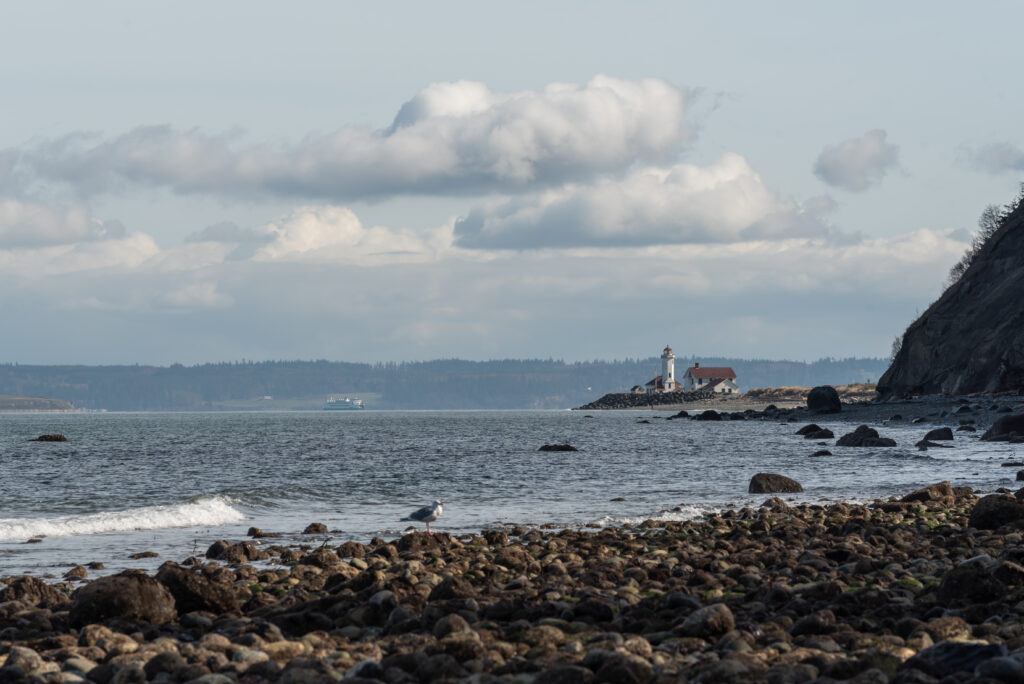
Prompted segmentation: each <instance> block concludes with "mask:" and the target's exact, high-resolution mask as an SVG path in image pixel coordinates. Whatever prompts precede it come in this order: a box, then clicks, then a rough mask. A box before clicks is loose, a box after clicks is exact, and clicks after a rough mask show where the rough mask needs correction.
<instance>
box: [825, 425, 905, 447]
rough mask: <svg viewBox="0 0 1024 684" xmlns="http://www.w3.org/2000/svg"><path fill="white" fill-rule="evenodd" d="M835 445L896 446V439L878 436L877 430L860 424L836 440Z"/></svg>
mask: <svg viewBox="0 0 1024 684" xmlns="http://www.w3.org/2000/svg"><path fill="white" fill-rule="evenodd" d="M836 446H846V447H886V446H896V440H893V439H889V438H888V437H879V436H878V431H877V430H875V429H874V428H869V427H868V426H867V425H861V426H859V427H858V428H857V429H856V430H854V431H853V432H848V433H846V434H845V435H843V436H842V437H840V438H839V439H838V440H837V441H836Z"/></svg>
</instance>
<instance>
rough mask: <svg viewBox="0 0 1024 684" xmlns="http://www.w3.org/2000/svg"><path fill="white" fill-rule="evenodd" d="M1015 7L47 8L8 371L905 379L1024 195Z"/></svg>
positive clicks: (1, 204)
mask: <svg viewBox="0 0 1024 684" xmlns="http://www.w3.org/2000/svg"><path fill="white" fill-rule="evenodd" d="M1022 23H1024V5H1022V4H1020V3H1017V2H984V3H972V4H971V5H966V4H963V3H954V2H903V3H890V2H859V3H821V2H810V1H808V2H780V3H762V2H754V1H751V2H720V3H703V2H701V3H698V2H665V3H662V2H637V3H624V2H614V3H613V2H600V1H594V2H569V1H566V2H558V3H550V2H529V1H525V2H523V1H521V2H517V3H503V4H499V3H479V2H436V3H422V2H389V3H337V2H293V3H287V4H284V3H267V2H253V1H251V0H250V1H247V2H218V3H199V2H188V1H181V0H178V1H176V2H173V3H170V2H166V3H161V2H152V3H137V2H94V3H78V2H46V1H43V2H39V3H19V4H16V5H12V6H10V7H5V8H4V10H3V16H2V20H0V88H2V91H0V92H2V99H3V103H4V107H3V116H2V117H0V312H2V314H3V319H4V325H3V328H4V331H5V333H4V334H3V335H2V336H0V362H10V363H20V364H69V363H74V364H122V363H128V364H134V363H140V364H160V365H166V364H171V363H184V364H196V363H204V362H219V361H236V360H242V359H248V360H282V359H328V360H335V361H360V362H377V361H403V360H427V359H436V358H464V359H474V360H486V359H501V358H555V359H565V360H567V361H582V360H592V359H620V358H626V357H631V358H637V357H639V358H646V357H649V356H655V355H657V354H658V353H660V350H661V348H662V347H664V346H665V345H666V344H670V345H672V347H673V349H674V350H675V353H676V354H677V355H681V356H691V355H692V356H697V357H700V356H730V357H743V358H777V359H792V360H815V359H819V358H822V357H828V356H831V357H848V356H887V355H888V354H889V350H890V346H891V344H892V341H893V338H894V337H895V336H896V335H898V334H901V333H902V331H903V330H904V329H905V328H906V326H907V325H908V324H909V323H910V322H911V320H913V318H914V317H915V316H916V315H918V314H919V313H920V312H922V311H924V310H925V309H926V308H927V307H928V305H929V304H930V303H931V302H932V301H934V300H935V299H936V298H937V297H938V296H939V295H940V294H941V292H942V290H943V284H944V281H945V280H946V276H947V274H948V271H949V269H950V267H951V266H952V265H953V264H954V263H955V262H956V261H957V260H958V259H959V258H960V256H961V255H962V253H963V251H964V249H965V248H966V247H967V246H968V244H969V242H970V239H971V233H972V231H974V230H976V228H977V226H976V223H977V218H978V216H979V215H980V214H981V212H982V210H983V209H984V208H985V207H986V206H987V205H989V204H1000V205H1001V204H1005V203H1007V202H1009V201H1011V200H1012V199H1013V198H1014V197H1015V195H1016V194H1017V191H1018V189H1019V185H1020V182H1021V181H1022V180H1024V133H1022V129H1021V126H1020V125H1019V119H1020V117H1019V114H1020V112H1022V111H1024V90H1022V89H1021V88H1019V87H1017V84H1018V83H1019V73H1018V72H1019V66H1018V65H1019V55H1018V54H1017V52H1018V45H1019V37H1018V35H1017V27H1019V26H1020V25H1022Z"/></svg>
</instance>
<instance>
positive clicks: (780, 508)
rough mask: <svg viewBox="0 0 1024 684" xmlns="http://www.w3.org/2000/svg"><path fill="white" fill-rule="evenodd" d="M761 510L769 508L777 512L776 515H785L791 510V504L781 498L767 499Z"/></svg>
mask: <svg viewBox="0 0 1024 684" xmlns="http://www.w3.org/2000/svg"><path fill="white" fill-rule="evenodd" d="M761 508H767V509H768V510H770V511H775V512H776V513H785V512H786V511H788V510H789V504H787V503H786V502H785V501H783V500H782V499H780V498H779V497H777V496H773V497H772V498H770V499H765V501H764V503H763V504H761Z"/></svg>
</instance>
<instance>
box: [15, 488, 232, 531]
mask: <svg viewBox="0 0 1024 684" xmlns="http://www.w3.org/2000/svg"><path fill="white" fill-rule="evenodd" d="M234 503H237V500H235V499H230V498H228V497H224V496H211V497H201V498H198V499H194V500H191V501H187V502H185V503H180V504H170V505H165V506H144V507H142V508H130V509H128V510H124V511H101V512H99V513H90V514H88V515H67V516H58V517H52V518H0V541H9V540H12V539H28V538H31V537H71V536H75V535H85V534H103V533H105V532H125V531H132V530H157V529H162V528H166V527H199V526H203V525H226V524H228V523H233V522H239V521H241V520H244V519H245V514H243V513H242V512H241V511H239V510H238V509H236V508H234V507H233V506H232V504H234Z"/></svg>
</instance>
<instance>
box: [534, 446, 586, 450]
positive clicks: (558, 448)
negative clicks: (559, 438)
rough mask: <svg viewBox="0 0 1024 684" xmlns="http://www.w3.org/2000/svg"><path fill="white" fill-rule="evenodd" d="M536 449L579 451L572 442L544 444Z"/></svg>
mask: <svg viewBox="0 0 1024 684" xmlns="http://www.w3.org/2000/svg"><path fill="white" fill-rule="evenodd" d="M537 451H579V450H578V449H577V448H576V447H574V446H573V445H572V444H545V445H543V446H542V447H541V448H539V449H537Z"/></svg>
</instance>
